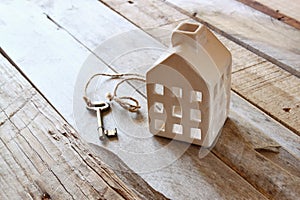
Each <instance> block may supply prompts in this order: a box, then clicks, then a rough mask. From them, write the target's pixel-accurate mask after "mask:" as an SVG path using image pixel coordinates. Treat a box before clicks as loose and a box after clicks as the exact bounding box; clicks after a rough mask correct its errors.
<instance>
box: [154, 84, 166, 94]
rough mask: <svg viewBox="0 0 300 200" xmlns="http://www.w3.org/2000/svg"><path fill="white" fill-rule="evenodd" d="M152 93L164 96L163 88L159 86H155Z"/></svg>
mask: <svg viewBox="0 0 300 200" xmlns="http://www.w3.org/2000/svg"><path fill="white" fill-rule="evenodd" d="M154 92H155V94H159V95H164V86H163V85H161V84H155V85H154Z"/></svg>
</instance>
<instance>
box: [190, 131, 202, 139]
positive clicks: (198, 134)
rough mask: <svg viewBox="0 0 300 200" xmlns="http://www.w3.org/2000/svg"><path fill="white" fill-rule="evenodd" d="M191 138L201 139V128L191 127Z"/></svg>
mask: <svg viewBox="0 0 300 200" xmlns="http://www.w3.org/2000/svg"><path fill="white" fill-rule="evenodd" d="M191 138H195V139H198V140H201V129H199V128H191Z"/></svg>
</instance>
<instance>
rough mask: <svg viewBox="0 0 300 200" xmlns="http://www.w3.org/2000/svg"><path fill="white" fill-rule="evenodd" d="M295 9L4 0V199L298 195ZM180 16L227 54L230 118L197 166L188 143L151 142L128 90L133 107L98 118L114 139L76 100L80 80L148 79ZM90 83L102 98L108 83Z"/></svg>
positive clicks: (0, 22) (299, 96) (0, 100)
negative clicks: (202, 28)
mask: <svg viewBox="0 0 300 200" xmlns="http://www.w3.org/2000/svg"><path fill="white" fill-rule="evenodd" d="M299 9H300V2H299V0H296V1H293V2H289V3H282V1H279V0H276V1H272V3H270V2H268V1H264V0H258V1H252V0H239V1H235V0H225V1H224V0H223V1H220V0H213V1H205V0H204V1H196V0H188V1H184V0H156V1H150V0H130V1H121V0H101V1H96V0H76V1H74V0H73V1H72V0H67V1H50V0H30V1H25V0H9V1H1V2H0V47H1V48H0V51H1V55H0V71H1V79H0V87H1V90H0V181H1V184H0V191H1V192H0V199H41V198H52V199H139V198H140V199H167V198H170V199H297V198H299V196H300V189H299V185H300V168H299V166H300V161H299V159H300V138H299V135H300V79H299V77H300V51H299V49H300V30H299V21H300V17H299V12H298V11H299ZM182 21H196V22H200V23H202V24H205V25H207V26H208V27H209V28H211V29H212V30H213V31H214V33H215V34H216V35H217V37H218V38H219V39H220V40H221V41H222V42H223V43H224V44H225V45H226V47H227V48H228V49H229V50H230V51H231V53H232V56H233V73H232V93H231V95H232V100H231V111H230V115H229V118H228V120H227V122H226V124H225V126H224V128H223V130H222V133H221V135H220V138H219V139H218V141H217V143H216V145H215V146H214V148H213V149H212V151H211V152H210V153H208V154H207V156H206V157H204V158H200V156H199V147H198V146H194V145H191V146H190V145H187V144H184V143H180V142H169V140H167V139H162V138H157V137H152V136H151V135H150V133H149V131H148V130H147V119H146V116H147V113H146V112H147V110H146V107H145V103H146V99H145V97H144V96H143V95H141V94H143V92H144V88H143V85H139V84H137V83H135V82H132V84H128V85H125V86H124V87H122V92H123V94H133V95H135V97H136V98H138V99H139V100H140V102H141V103H142V110H141V113H140V114H139V115H134V114H128V113H127V112H126V111H124V110H122V109H120V107H119V106H118V105H116V104H112V111H111V112H110V113H108V114H107V115H106V116H105V117H104V124H105V125H107V126H108V127H110V128H113V127H118V129H119V137H118V140H113V141H110V142H108V143H105V144H103V143H101V142H100V141H98V140H97V133H96V132H95V126H96V120H95V116H94V115H92V114H91V113H89V112H87V111H86V109H85V107H84V102H83V101H82V100H81V98H82V95H83V94H82V92H83V86H84V83H85V82H86V80H87V78H88V76H89V75H91V74H93V73H95V72H111V73H113V72H129V71H130V72H138V73H145V71H146V70H147V69H148V68H149V67H150V65H151V63H153V62H154V61H155V60H156V59H157V58H158V57H159V55H160V52H161V51H163V50H165V49H166V47H167V46H168V44H169V36H170V31H171V30H172V29H173V28H174V27H175V26H176V25H177V24H178V23H180V22H182ZM99 45H100V46H99ZM137 48H138V49H141V50H139V51H137V52H134V50H135V49H137ZM126 52H132V53H130V54H128V55H127V56H126V55H125V56H123V57H122V58H121V59H118V60H114V59H115V58H116V57H117V56H120V55H124V53H126ZM83 72H84V73H83ZM97 84H98V86H99V85H101V88H97V95H99V97H102V98H104V96H105V93H106V92H107V91H111V90H112V87H113V85H114V84H115V82H114V81H105V80H104V79H100V80H99V81H98V82H97ZM96 86H97V85H96ZM136 89H137V90H138V92H137V91H136ZM124 119H125V120H124ZM93 122H95V123H93ZM158 149H159V150H160V151H157V152H155V151H156V150H158ZM147 152H150V154H147ZM153 152H155V153H153ZM200 153H206V152H205V151H204V152H202V151H200Z"/></svg>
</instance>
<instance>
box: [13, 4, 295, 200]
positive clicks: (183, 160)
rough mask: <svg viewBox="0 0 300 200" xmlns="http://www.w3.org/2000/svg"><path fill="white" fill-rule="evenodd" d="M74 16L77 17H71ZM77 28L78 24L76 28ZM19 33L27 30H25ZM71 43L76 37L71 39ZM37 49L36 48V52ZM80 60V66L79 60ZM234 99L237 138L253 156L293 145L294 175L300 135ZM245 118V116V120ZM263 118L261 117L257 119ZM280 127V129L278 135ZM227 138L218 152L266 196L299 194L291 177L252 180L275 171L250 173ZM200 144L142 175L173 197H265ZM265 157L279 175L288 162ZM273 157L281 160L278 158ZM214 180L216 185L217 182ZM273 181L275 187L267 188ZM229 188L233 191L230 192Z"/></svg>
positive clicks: (59, 65)
mask: <svg viewBox="0 0 300 200" xmlns="http://www.w3.org/2000/svg"><path fill="white" fill-rule="evenodd" d="M90 3H91V2H90ZM80 8H81V9H84V8H86V7H84V6H83V7H80ZM77 9H79V8H77ZM75 10H76V9H75ZM37 11H38V12H37V13H38V14H37V16H36V17H37V18H38V19H39V18H40V16H42V14H41V13H42V12H41V11H39V10H37ZM61 12H62V11H61ZM73 12H74V11H73ZM62 13H63V12H62ZM99 13H101V12H99ZM31 16H32V15H31ZM62 16H63V15H62ZM90 16H91V15H90ZM92 16H93V15H92ZM98 16H101V15H98ZM45 19H46V18H45ZM53 19H54V21H56V22H58V20H56V17H53ZM84 19H85V18H84V17H83V18H82V20H84ZM99 19H100V18H99ZM70 20H72V18H71V19H70ZM86 20H87V19H86ZM34 21H35V20H34ZM45 21H47V20H45ZM45 21H42V22H43V23H45V24H47V23H46V22H45ZM73 21H74V20H73ZM35 22H36V21H35ZM47 22H48V21H47ZM60 22H65V24H64V27H65V26H66V25H67V24H68V21H67V19H65V18H62V19H61V21H59V24H62V23H60ZM43 23H41V24H43ZM35 25H39V23H37V24H35ZM52 26H53V28H51V27H52ZM52 26H51V25H50V24H49V27H48V28H50V30H52V31H50V34H51V33H54V32H55V31H54V30H56V28H58V27H57V26H54V25H53V24H52ZM73 26H74V27H76V25H73ZM42 27H43V26H42ZM112 27H114V26H112ZM35 28H36V30H39V26H37V27H35ZM27 29H28V27H27ZM29 29H30V27H29ZM67 29H68V28H66V30H67ZM33 30H34V29H33ZM59 30H62V28H61V27H60V29H59ZM73 30H75V29H73ZM85 31H87V32H92V31H95V33H100V32H101V31H103V29H101V30H98V29H96V30H93V28H92V27H89V26H87V27H86V29H85ZM33 32H34V31H33ZM48 32H49V30H48ZM62 32H63V34H61V33H62ZM62 32H60V34H61V35H60V36H62V38H67V39H60V43H61V44H60V45H61V46H65V45H66V44H68V41H69V38H68V37H67V34H64V33H65V32H64V31H62ZM68 32H69V33H71V34H72V35H73V36H74V37H76V38H77V36H82V38H84V40H83V42H82V41H81V43H83V44H84V43H85V42H86V41H91V42H90V44H92V43H94V44H96V42H92V41H97V40H96V39H93V37H90V36H89V35H86V36H84V35H85V34H82V33H80V31H79V30H77V31H76V32H72V31H68ZM38 33H39V34H35V35H34V36H35V37H37V38H39V39H40V41H43V39H42V38H43V37H45V35H43V34H45V33H43V32H42V31H40V32H38ZM31 34H32V33H31ZM20 35H22V33H21V34H20ZM83 36H84V37H83ZM60 38H61V37H60ZM143 38H144V39H143V41H142V42H148V43H150V44H153V43H155V41H154V40H150V39H149V38H147V36H146V35H144V36H143ZM145 38H146V39H145ZM47 39H51V37H49V38H47ZM87 39H89V40H87ZM64 40H66V41H67V43H64V42H65V41H64ZM52 42H53V41H52ZM73 42H74V40H73ZM20 43H21V41H20ZM70 43H72V42H70ZM41 44H42V43H40V45H41ZM129 44H130V42H129ZM60 45H58V44H56V43H55V44H54V45H53V46H51V41H50V42H49V43H47V44H46V45H45V46H43V47H41V49H42V48H44V49H45V48H46V47H49V46H50V47H51V48H54V49H55V48H59V47H61V46H60ZM111 45H113V44H111ZM66 46H67V45H66ZM76 46H77V45H73V46H72V47H75V48H76ZM78 46H80V45H78ZM85 46H87V45H85ZM110 48H114V49H115V47H114V46H112V47H109V46H108V47H107V49H110ZM9 49H10V48H9ZM50 52H51V51H50ZM35 53H37V52H35ZM53 54H54V53H53V52H52V53H49V54H48V59H54V60H55V59H58V60H59V59H60V60H62V59H61V57H63V55H68V54H67V53H65V54H61V55H60V56H59V55H56V54H54V56H53ZM10 55H12V56H11V57H12V58H14V59H16V60H18V63H20V66H22V67H23V68H24V70H26V68H28V65H29V64H28V63H27V64H26V62H22V59H19V57H18V56H16V55H17V54H15V52H14V51H13V50H12V49H10ZM41 55H42V54H41ZM74 55H76V56H74ZM83 55H86V54H83ZM73 56H74V57H80V56H81V54H80V53H79V54H73ZM102 56H104V55H103V54H102ZM76 59H77V58H76ZM94 59H95V62H94V65H95V66H93V67H96V66H97V67H99V68H96V70H99V71H102V70H101V69H103V70H107V71H109V69H108V68H107V67H106V66H105V65H104V64H103V63H102V62H101V61H99V60H98V58H97V57H95V58H94ZM106 59H108V58H107V56H106ZM79 60H80V59H79ZM31 64H33V65H34V66H38V65H40V64H41V61H40V60H38V61H36V62H34V61H32V63H31ZM63 64H67V65H68V66H70V64H69V63H67V62H66V63H64V62H61V63H60V62H57V63H55V65H54V66H55V67H56V70H58V69H60V68H62V67H63ZM125 64H126V65H127V67H128V63H125ZM77 66H78V64H77ZM75 67H76V66H75ZM102 67H104V68H102ZM120 67H122V66H120ZM105 68H106V69H105ZM69 70H70V69H69ZM123 70H125V72H126V71H128V68H124V69H123ZM53 71H54V72H55V68H54V70H53ZM72 73H73V72H72ZM26 74H27V75H28V76H31V77H32V79H34V78H36V77H34V76H33V75H34V74H29V73H28V72H27V73H26ZM35 74H37V73H35ZM55 75H56V73H52V75H51V73H49V74H48V77H51V78H53V77H55ZM64 76H65V79H63V80H61V81H62V82H60V84H61V85H68V84H70V85H71V84H72V80H73V81H74V80H75V78H74V77H72V76H70V75H69V74H64ZM68 79H69V80H68ZM70 80H71V81H70ZM54 82H55V81H54ZM70 82H71V83H70ZM83 82H84V80H83ZM39 84H40V83H39ZM39 84H36V85H37V86H38V87H40V86H39ZM107 89H109V88H107V87H106V88H105V90H106V91H107ZM129 89H130V88H128V89H126V90H125V93H126V92H127V91H128V92H129V93H130V90H129ZM43 90H45V92H49V91H47V90H51V88H49V87H48V88H47V87H46V86H44V88H43ZM55 90H56V92H57V89H55ZM60 91H61V93H63V94H64V95H63V96H60V102H62V101H63V102H64V104H71V102H70V101H69V100H68V98H69V97H68V95H72V94H70V93H71V92H70V91H64V90H63V89H61V90H60ZM52 92H53V93H52V94H55V91H53V89H52ZM103 95H104V94H102V95H101V96H103ZM49 98H52V101H51V102H52V103H53V104H59V103H57V102H56V103H55V101H53V99H54V100H55V98H54V97H53V96H52V97H51V96H49ZM79 98H80V97H79ZM234 99H235V100H236V101H234V103H233V105H232V107H233V113H232V114H231V120H230V121H229V122H230V123H229V127H235V126H233V125H236V124H238V125H236V126H237V127H239V128H241V129H242V130H244V131H241V130H239V129H234V128H232V129H233V130H234V131H233V132H234V134H238V135H239V134H240V133H246V134H242V135H243V137H242V138H238V140H239V141H240V143H241V144H245V145H246V147H247V148H245V149H246V151H245V153H247V155H254V157H259V158H262V157H261V154H258V153H257V152H255V150H254V149H267V150H271V152H273V154H274V151H275V152H276V151H277V150H278V148H279V146H280V145H281V146H283V147H284V148H283V152H285V148H287V149H289V151H290V152H292V154H290V153H289V152H287V154H288V155H290V156H289V157H286V156H283V157H284V159H287V158H288V160H287V162H290V163H292V164H291V167H289V168H288V169H287V171H288V173H285V171H284V172H283V177H284V179H289V178H291V177H290V174H297V173H298V171H297V161H298V160H297V158H299V149H298V146H299V138H298V137H295V136H290V134H291V133H290V132H289V131H288V130H286V129H285V128H283V127H281V126H280V125H278V124H276V123H275V122H274V121H272V120H271V119H270V118H269V117H267V116H264V115H262V114H261V113H259V112H258V111H257V110H255V109H253V108H251V107H249V105H247V104H246V105H245V106H244V107H246V108H247V109H250V110H252V112H249V111H246V109H244V107H242V108H243V109H241V106H240V105H239V103H240V102H243V101H241V100H240V98H239V97H237V96H234V97H233V100H234ZM81 107H82V108H84V105H82V106H81ZM144 107H145V106H144ZM117 110H118V109H113V112H115V111H117ZM243 112H244V113H246V114H245V115H246V116H245V117H242V116H243V115H242V116H240V113H243ZM234 113H238V115H235V114H234ZM66 114H70V113H66ZM117 114H120V113H117ZM113 115H114V113H113ZM143 115H144V116H145V114H143ZM66 116H70V115H66ZM114 116H117V115H116V113H115V115H114ZM125 117H126V118H128V116H125ZM129 117H134V116H129ZM93 118H94V117H93V116H89V119H93ZM241 118H242V119H243V120H241ZM258 118H259V119H260V120H259V121H257V120H258ZM245 121H246V122H245ZM106 123H107V124H108V125H109V126H110V127H111V126H115V124H114V121H112V120H110V121H108V120H106V121H105V124H106ZM240 123H241V124H240ZM90 127H91V128H89V130H90V131H91V132H93V131H94V130H95V129H94V128H93V124H91V126H90ZM229 127H228V128H229ZM245 127H250V128H249V129H250V130H252V131H250V133H252V134H254V133H258V135H262V138H263V139H264V140H267V141H264V140H263V142H260V140H258V141H253V138H255V137H248V136H247V135H248V134H249V131H248V128H245ZM258 129H261V130H262V132H261V131H259V130H258ZM229 130H231V128H229V129H227V130H226V132H225V133H224V135H227V134H229V133H228V131H229ZM277 132H278V135H277ZM262 133H266V134H270V135H272V134H273V136H274V138H276V139H277V140H278V141H279V142H280V143H279V144H280V145H279V144H278V143H276V142H275V143H274V141H273V140H270V139H265V138H268V137H265V136H263V134H262ZM144 134H146V135H147V134H148V133H147V132H145V133H144ZM234 134H233V135H234ZM123 135H124V134H122V132H121V133H120V137H122V136H123ZM250 135H251V134H250ZM229 136H230V134H229ZM123 138H124V139H126V138H125V137H123ZM123 138H120V139H119V141H117V144H118V143H119V144H120V143H121V142H122V140H121V139H123ZM157 140H158V141H154V142H156V144H157V142H159V143H161V144H160V145H162V144H164V143H166V142H167V141H166V140H163V139H157ZM244 140H246V143H245V141H244ZM285 140H286V141H285ZM95 141H96V140H95ZM123 141H126V140H123ZM127 141H128V142H134V140H127ZM222 141H223V143H220V147H219V148H221V149H222V151H224V148H225V150H226V148H228V149H227V151H225V152H228V154H226V155H225V156H224V154H222V153H221V152H219V156H220V157H222V160H226V159H228V160H229V161H228V160H227V163H228V164H229V165H230V166H231V167H232V168H233V169H235V170H236V171H237V172H238V173H239V174H240V175H242V176H243V177H244V178H245V179H246V180H247V181H249V182H250V183H251V184H252V185H253V186H254V187H255V188H256V189H258V190H259V191H260V192H262V193H263V194H264V195H266V196H267V197H274V198H276V197H277V198H280V197H282V196H285V197H288V196H289V195H297V188H296V190H294V189H295V187H294V185H293V184H292V183H288V185H289V186H288V188H287V189H286V188H282V187H280V182H277V181H276V180H274V179H272V180H271V181H270V182H271V184H270V183H267V184H265V182H261V183H256V181H257V180H253V179H251V177H253V176H254V177H255V175H256V176H257V175H260V176H263V177H266V179H267V180H268V177H269V176H270V177H273V176H272V175H268V174H266V173H263V172H262V174H257V173H256V172H255V171H253V169H251V170H250V172H248V173H244V172H243V169H244V165H243V164H245V163H247V162H246V161H248V160H246V161H244V160H239V158H242V157H243V154H239V155H238V156H237V155H235V156H234V155H233V154H232V152H234V149H232V148H234V146H233V144H232V143H231V144H230V143H229V144H228V142H230V140H229V141H228V140H226V138H225V139H224V140H222ZM249 141H250V142H249ZM136 143H138V142H135V143H133V144H131V143H130V144H131V145H132V148H133V149H134V148H136V147H137V149H141V148H143V147H144V146H143V145H141V144H136ZM224 143H225V144H227V145H224ZM143 144H144V145H145V144H147V143H143ZM110 145H111V146H113V145H114V144H111V143H110ZM135 145H137V146H135ZM222 145H223V146H222ZM249 145H250V146H251V148H248V147H249ZM224 146H225V147H224ZM116 148H118V146H117V145H116ZM280 149H281V148H279V150H278V151H279V154H276V155H278V156H276V155H275V157H279V155H280V156H281V155H282V153H281V151H280ZM297 149H298V150H297ZM112 150H114V149H113V147H112ZM198 150H199V149H198V148H197V147H194V146H192V147H190V148H189V149H188V150H187V152H186V153H185V154H184V155H183V156H182V157H180V159H179V160H177V161H176V162H175V163H173V164H172V165H170V166H168V167H166V168H163V169H161V170H158V171H156V172H155V173H145V174H142V176H143V178H145V180H147V181H148V182H149V183H150V184H151V185H153V186H154V187H155V188H158V189H159V190H160V191H163V192H164V193H165V194H167V195H168V196H169V197H173V198H188V197H190V198H192V197H195V198H197V197H198V198H201V197H202V198H217V197H224V198H230V197H240V198H241V196H240V195H245V196H244V198H249V197H252V198H255V197H256V198H263V197H262V196H261V195H260V194H259V193H257V191H255V190H254V188H252V186H250V185H249V184H248V183H247V182H245V181H244V180H243V179H241V178H240V177H239V176H237V175H236V174H235V173H234V172H233V171H231V170H230V169H229V168H228V167H227V166H225V165H224V164H223V163H222V162H220V161H218V159H216V157H215V156H214V154H209V155H208V156H207V157H206V158H205V159H203V160H200V159H199V158H198ZM297 151H298V152H297ZM243 152H244V151H243ZM249 152H250V153H249ZM217 153H218V152H217ZM217 153H216V154H217ZM293 154H296V155H293ZM217 155H218V154H217ZM121 156H122V155H121ZM125 156H126V155H125ZM158 158H159V156H158ZM263 158H264V157H263ZM295 158H296V159H295ZM284 159H283V160H284ZM262 160H263V161H261V162H260V161H259V160H258V158H257V159H256V160H255V164H258V165H263V166H265V167H266V168H267V167H268V166H275V167H273V168H274V169H275V170H274V174H276V176H277V174H278V173H279V174H281V172H282V171H283V168H284V166H282V167H277V164H274V163H273V162H271V161H270V160H266V162H265V160H264V159H262ZM274 160H276V158H275V159H274ZM279 160H282V159H279ZM238 161H240V162H238ZM137 162H139V160H135V161H134V162H133V161H132V164H137ZM187 164H188V166H187ZM182 168H187V169H189V170H185V171H182ZM174 171H176V172H178V173H175V174H174ZM264 172H265V171H264ZM199 173H200V174H199ZM225 175H226V176H225ZM248 176H250V177H248ZM276 176H275V175H274V177H276ZM170 177H171V178H170ZM186 177H191V179H189V180H187V182H183V181H182V179H186ZM292 179H293V180H295V183H296V184H297V183H298V179H297V178H296V179H294V178H293V177H292ZM228 180H230V181H232V184H229V185H227V184H228V182H227V181H228ZM233 183H234V184H233ZM216 184H217V186H215V185H216ZM191 185H192V186H191ZM197 185H198V186H197ZM213 185H214V186H215V187H213ZM261 186H262V188H261ZM269 186H270V187H271V188H268V187H269ZM175 188H176V189H175ZM199 188H203V190H202V191H199ZM204 188H205V189H204ZM281 189H282V190H283V191H282V192H281V193H280V192H279V191H280V190H281ZM289 190H292V192H289ZM207 191H209V192H207ZM241 191H243V192H241ZM202 192H203V193H202ZM204 192H207V193H204ZM227 192H228V193H227ZM272 192H273V193H272ZM229 193H230V194H231V195H232V196H228V195H229ZM241 193H242V194H241ZM248 195H249V196H248ZM280 195H282V196H280Z"/></svg>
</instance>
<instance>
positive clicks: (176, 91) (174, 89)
mask: <svg viewBox="0 0 300 200" xmlns="http://www.w3.org/2000/svg"><path fill="white" fill-rule="evenodd" d="M172 92H173V95H174V96H175V97H177V98H182V89H181V88H179V87H172Z"/></svg>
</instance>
